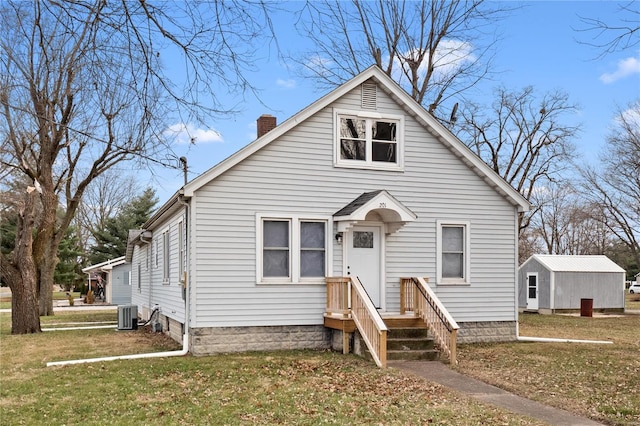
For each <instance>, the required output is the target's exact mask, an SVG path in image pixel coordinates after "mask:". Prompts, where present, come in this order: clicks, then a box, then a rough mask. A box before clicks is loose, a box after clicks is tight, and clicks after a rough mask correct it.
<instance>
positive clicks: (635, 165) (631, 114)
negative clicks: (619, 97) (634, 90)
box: [582, 100, 640, 265]
mask: <svg viewBox="0 0 640 426" xmlns="http://www.w3.org/2000/svg"><path fill="white" fill-rule="evenodd" d="M615 123H616V126H615V128H614V129H613V130H612V132H611V134H610V136H609V137H608V139H607V144H606V147H605V151H604V152H603V154H602V156H601V158H600V168H599V169H597V168H595V167H588V166H587V167H584V168H583V170H582V175H583V178H584V184H583V189H584V191H583V192H584V196H585V197H586V198H587V199H588V200H590V201H591V202H592V203H593V204H594V205H596V206H598V207H599V208H600V210H601V216H600V220H601V222H602V223H603V224H604V225H605V226H606V227H607V228H608V229H609V230H610V231H611V232H612V233H613V234H614V235H615V236H616V237H617V238H618V239H619V240H620V241H622V242H623V243H624V244H625V245H626V246H627V248H628V249H629V251H630V253H631V254H632V256H633V257H634V259H635V262H636V264H637V265H640V100H636V101H635V102H634V103H633V104H632V105H630V106H629V108H628V109H626V110H624V111H619V113H618V116H617V118H616V121H615Z"/></svg>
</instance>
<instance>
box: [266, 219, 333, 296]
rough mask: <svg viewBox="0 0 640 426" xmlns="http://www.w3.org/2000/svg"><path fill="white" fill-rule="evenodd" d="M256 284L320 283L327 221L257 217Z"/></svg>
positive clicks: (324, 268) (325, 244) (323, 275)
mask: <svg viewBox="0 0 640 426" xmlns="http://www.w3.org/2000/svg"><path fill="white" fill-rule="evenodd" d="M257 225H258V236H259V238H258V244H257V256H258V268H257V269H258V270H257V280H258V282H260V283H300V282H302V283H305V282H308V283H311V282H316V281H317V282H321V281H322V280H323V279H324V277H325V276H326V271H327V250H328V247H327V226H328V220H327V219H307V218H302V217H299V216H294V215H289V216H286V215H282V216H279V217H266V216H262V215H258V218H257Z"/></svg>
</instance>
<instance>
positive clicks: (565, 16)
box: [141, 1, 640, 203]
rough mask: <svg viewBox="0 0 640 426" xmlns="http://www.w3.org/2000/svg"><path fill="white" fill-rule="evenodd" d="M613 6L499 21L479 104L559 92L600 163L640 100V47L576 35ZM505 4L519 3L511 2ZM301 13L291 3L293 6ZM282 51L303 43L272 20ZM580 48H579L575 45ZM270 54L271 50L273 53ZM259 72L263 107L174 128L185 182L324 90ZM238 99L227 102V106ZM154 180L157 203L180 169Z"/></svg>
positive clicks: (607, 17)
mask: <svg viewBox="0 0 640 426" xmlns="http://www.w3.org/2000/svg"><path fill="white" fill-rule="evenodd" d="M627 3H628V2H624V3H618V2H612V1H586V2H577V1H571V2H561V1H535V2H523V3H521V4H522V7H521V8H520V9H517V10H515V11H514V12H512V13H511V15H510V17H509V18H507V19H506V20H505V21H501V22H500V23H499V24H498V26H497V28H496V31H498V32H499V33H501V35H502V38H501V40H500V41H499V48H498V51H497V55H496V57H495V59H494V61H495V62H494V71H496V72H497V74H496V75H494V77H493V79H492V80H491V81H485V82H483V83H481V85H480V86H478V87H477V89H478V90H479V93H480V95H479V96H480V98H484V103H486V104H489V103H490V102H491V101H492V100H493V89H494V88H495V87H497V86H504V87H506V88H507V89H510V90H518V89H521V88H523V87H525V86H533V87H534V88H535V91H536V93H537V94H538V95H540V96H541V95H542V94H544V93H546V92H549V91H554V90H556V89H560V90H563V91H565V92H567V93H568V94H569V96H570V101H571V102H572V103H575V104H577V105H578V106H579V109H580V111H579V114H578V115H577V116H576V117H574V122H573V123H568V124H576V123H581V124H582V132H581V134H580V135H578V136H577V137H576V139H575V140H574V143H575V144H576V145H577V146H578V153H579V154H580V155H581V156H582V157H583V158H584V159H586V160H591V161H593V160H594V159H596V158H597V156H598V154H599V153H600V152H601V150H602V147H603V146H604V141H605V138H606V136H607V134H608V132H609V129H610V127H611V125H612V122H613V118H614V114H615V112H616V110H617V109H618V108H625V107H626V106H628V104H630V103H631V102H632V101H634V100H635V99H638V98H640V46H636V47H635V50H633V51H624V52H616V53H613V54H609V55H606V56H604V57H600V58H598V55H599V54H600V51H599V50H598V49H596V48H594V47H592V46H588V45H586V44H584V42H589V41H590V39H591V38H592V37H593V36H594V35H595V33H593V32H578V31H576V29H578V28H585V24H584V23H583V22H581V21H580V17H588V18H598V19H600V20H602V21H604V22H617V21H618V20H619V17H618V16H619V15H618V14H617V13H618V9H619V6H620V5H621V4H627ZM505 5H506V6H515V5H517V3H514V2H508V3H505ZM298 7H300V3H293V4H292V8H298ZM275 21H276V29H277V32H278V37H279V43H280V47H281V48H282V49H283V50H285V51H288V52H289V53H295V52H296V51H297V50H301V49H303V48H304V43H305V41H304V40H303V39H302V38H301V37H300V36H298V35H297V34H296V32H295V29H294V28H293V19H292V18H291V17H290V16H287V15H282V16H277V17H275ZM579 41H581V42H583V43H582V44H581V43H580V42H579ZM274 53H275V52H274ZM258 68H259V69H260V71H259V72H257V73H254V74H251V75H249V79H250V80H251V82H252V83H253V84H254V85H255V86H256V87H257V88H258V89H260V98H261V100H262V102H263V104H261V103H260V102H258V101H257V100H255V99H253V98H251V97H247V99H246V101H245V102H244V103H241V104H240V105H239V107H240V108H241V110H242V111H241V113H239V114H237V115H235V116H233V117H227V118H221V119H212V120H211V122H210V123H207V125H208V128H196V127H195V126H193V125H192V124H189V123H187V124H182V123H176V124H175V127H174V130H175V129H177V130H179V129H180V128H182V127H184V126H188V127H189V130H190V134H192V135H195V136H196V137H197V143H196V145H195V146H194V145H191V146H189V145H188V144H186V143H182V144H180V143H177V144H176V146H175V151H176V153H177V154H178V155H179V156H180V155H184V156H186V157H187V159H188V163H189V169H190V173H189V179H193V178H194V177H196V176H197V175H198V174H200V173H202V172H204V171H206V170H207V169H209V168H210V167H212V166H213V165H215V164H216V163H218V162H220V161H221V160H223V159H224V158H226V157H228V156H229V155H231V154H233V153H234V152H235V151H237V150H239V149H240V148H242V147H243V146H245V145H246V144H248V143H249V142H251V141H252V140H253V139H255V123H256V119H257V118H258V117H259V116H260V115H261V114H264V113H269V114H272V115H275V116H276V117H277V118H278V123H281V122H283V121H284V120H285V119H287V118H289V117H290V116H292V115H294V114H295V113H296V112H298V111H300V110H301V109H302V108H304V107H306V106H307V105H309V104H310V103H312V102H314V101H315V100H316V99H318V98H320V97H321V96H322V95H323V94H324V93H325V92H321V91H318V90H316V88H315V85H314V83H313V81H310V80H305V79H302V78H300V77H299V76H298V73H296V72H295V70H294V69H289V68H288V67H287V66H286V64H283V63H282V62H281V61H279V60H278V58H277V57H276V56H275V54H274V55H273V56H272V57H270V58H263V59H261V60H260V62H259V63H258ZM231 102H233V103H235V102H237V97H236V100H233V99H231V98H230V99H229V103H230V104H231ZM155 173H156V174H155V176H154V177H153V178H149V181H148V182H146V183H145V182H141V184H143V185H150V186H152V187H154V188H156V190H157V193H158V196H159V198H160V202H161V203H163V202H164V201H166V200H167V198H169V197H170V196H171V195H172V194H173V193H174V192H175V191H176V190H177V189H179V188H180V186H181V185H182V183H183V176H182V174H181V172H179V171H177V170H155Z"/></svg>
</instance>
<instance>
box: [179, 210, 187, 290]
mask: <svg viewBox="0 0 640 426" xmlns="http://www.w3.org/2000/svg"><path fill="white" fill-rule="evenodd" d="M184 232H185V229H184V222H179V223H178V282H184V271H185V266H186V246H185V238H184Z"/></svg>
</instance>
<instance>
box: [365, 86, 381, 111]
mask: <svg viewBox="0 0 640 426" xmlns="http://www.w3.org/2000/svg"><path fill="white" fill-rule="evenodd" d="M377 89H378V86H376V85H375V84H374V83H364V84H363V85H362V108H363V109H374V110H375V109H377V107H378V102H377V101H378V99H377Z"/></svg>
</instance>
